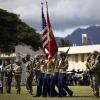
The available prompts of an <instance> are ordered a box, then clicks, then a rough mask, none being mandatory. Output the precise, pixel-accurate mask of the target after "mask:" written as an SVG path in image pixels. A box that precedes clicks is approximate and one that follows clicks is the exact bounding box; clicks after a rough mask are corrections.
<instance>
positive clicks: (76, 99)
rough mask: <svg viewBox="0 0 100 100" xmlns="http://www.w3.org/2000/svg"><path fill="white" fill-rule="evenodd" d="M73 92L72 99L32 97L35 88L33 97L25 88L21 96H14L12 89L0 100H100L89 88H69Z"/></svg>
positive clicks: (22, 89)
mask: <svg viewBox="0 0 100 100" xmlns="http://www.w3.org/2000/svg"><path fill="white" fill-rule="evenodd" d="M69 88H71V89H72V90H73V91H74V95H73V97H69V96H67V97H62V98H60V97H33V96H34V95H35V93H36V87H33V91H34V93H33V96H31V95H29V94H28V92H27V90H26V88H25V87H21V94H20V95H19V94H16V89H15V88H14V87H13V88H12V92H11V94H7V93H5V91H4V94H0V100H34V99H35V100H41V99H43V100H57V99H58V100H100V98H96V97H94V96H93V94H92V89H91V87H89V86H70V87H69Z"/></svg>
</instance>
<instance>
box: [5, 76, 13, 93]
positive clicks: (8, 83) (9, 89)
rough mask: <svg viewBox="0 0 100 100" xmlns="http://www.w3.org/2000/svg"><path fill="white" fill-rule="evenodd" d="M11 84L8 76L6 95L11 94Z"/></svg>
mask: <svg viewBox="0 0 100 100" xmlns="http://www.w3.org/2000/svg"><path fill="white" fill-rule="evenodd" d="M11 82H12V76H10V75H8V76H7V77H6V92H7V93H10V92H11Z"/></svg>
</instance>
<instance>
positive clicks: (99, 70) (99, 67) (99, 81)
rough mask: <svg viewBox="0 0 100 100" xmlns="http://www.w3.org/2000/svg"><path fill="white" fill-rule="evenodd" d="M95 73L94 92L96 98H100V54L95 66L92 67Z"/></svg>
mask: <svg viewBox="0 0 100 100" xmlns="http://www.w3.org/2000/svg"><path fill="white" fill-rule="evenodd" d="M90 70H91V72H92V73H93V92H94V95H95V96H96V97H99V85H100V54H99V55H98V56H97V58H96V59H95V63H94V65H93V66H92V67H91V69H90Z"/></svg>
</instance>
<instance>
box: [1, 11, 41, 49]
mask: <svg viewBox="0 0 100 100" xmlns="http://www.w3.org/2000/svg"><path fill="white" fill-rule="evenodd" d="M33 20H34V19H33ZM37 40H40V35H39V34H38V33H37V32H36V31H35V29H34V28H32V27H30V26H28V25H27V24H26V23H25V22H22V21H21V19H20V18H19V15H16V14H14V13H11V12H8V11H6V10H3V9H0V49H1V51H5V50H6V51H10V50H13V49H14V46H15V45H18V44H26V45H30V46H31V47H32V48H33V49H34V50H37V49H38V48H39V47H40V46H41V43H40V41H37ZM12 47H13V48H12Z"/></svg>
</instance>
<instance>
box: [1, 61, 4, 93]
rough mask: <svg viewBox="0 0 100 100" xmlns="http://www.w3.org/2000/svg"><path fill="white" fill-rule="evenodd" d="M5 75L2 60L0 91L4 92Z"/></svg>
mask: <svg viewBox="0 0 100 100" xmlns="http://www.w3.org/2000/svg"><path fill="white" fill-rule="evenodd" d="M3 76H4V70H3V65H2V61H1V62H0V93H3Z"/></svg>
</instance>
